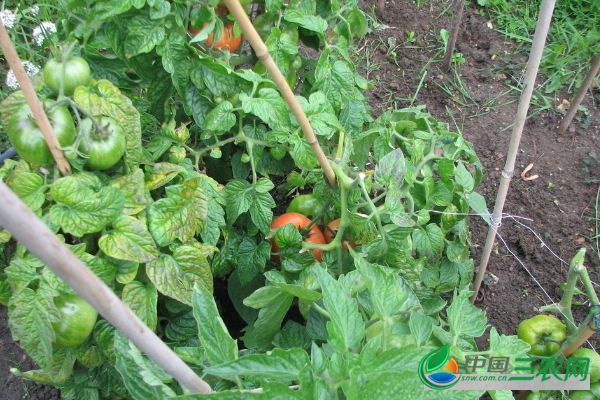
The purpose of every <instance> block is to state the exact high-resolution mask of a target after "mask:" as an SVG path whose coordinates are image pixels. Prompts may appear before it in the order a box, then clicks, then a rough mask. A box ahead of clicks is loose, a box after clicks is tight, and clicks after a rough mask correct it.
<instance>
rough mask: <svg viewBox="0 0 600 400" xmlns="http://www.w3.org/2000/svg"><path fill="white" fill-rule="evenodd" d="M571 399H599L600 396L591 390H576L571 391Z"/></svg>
mask: <svg viewBox="0 0 600 400" xmlns="http://www.w3.org/2000/svg"><path fill="white" fill-rule="evenodd" d="M569 399H571V400H597V399H598V398H597V397H596V396H594V394H593V393H592V392H591V391H590V390H574V391H572V392H571V393H569Z"/></svg>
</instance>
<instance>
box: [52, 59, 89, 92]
mask: <svg viewBox="0 0 600 400" xmlns="http://www.w3.org/2000/svg"><path fill="white" fill-rule="evenodd" d="M63 68H64V71H63ZM63 73H64V75H63ZM63 76H64V95H65V96H71V95H72V94H73V93H74V92H75V89H76V88H77V87H78V86H85V85H87V84H88V83H89V82H90V79H91V77H92V75H91V72H90V66H89V64H88V63H87V61H85V60H84V59H83V58H81V57H71V58H69V59H68V60H66V61H64V62H63V61H61V60H58V59H56V58H54V59H52V60H50V61H48V62H47V63H46V65H45V66H44V81H45V83H46V86H48V87H49V88H50V89H51V90H52V91H53V92H55V93H58V92H59V91H60V83H61V82H62V81H63Z"/></svg>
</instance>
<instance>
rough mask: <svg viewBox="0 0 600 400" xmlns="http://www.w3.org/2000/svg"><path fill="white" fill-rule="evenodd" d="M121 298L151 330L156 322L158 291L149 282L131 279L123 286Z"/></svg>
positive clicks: (154, 327)
mask: <svg viewBox="0 0 600 400" xmlns="http://www.w3.org/2000/svg"><path fill="white" fill-rule="evenodd" d="M121 300H123V302H124V303H125V304H126V305H127V307H129V308H130V309H131V310H132V311H133V312H134V313H135V315H137V316H138V317H139V318H140V319H141V320H142V321H143V322H144V323H145V324H146V325H147V326H148V328H150V329H152V330H153V331H154V330H155V329H156V324H157V302H158V292H157V291H156V287H155V286H154V285H153V284H152V283H151V282H149V283H148V284H147V285H145V284H143V283H141V282H137V281H133V282H130V283H128V284H127V285H125V287H123V292H122V293H121Z"/></svg>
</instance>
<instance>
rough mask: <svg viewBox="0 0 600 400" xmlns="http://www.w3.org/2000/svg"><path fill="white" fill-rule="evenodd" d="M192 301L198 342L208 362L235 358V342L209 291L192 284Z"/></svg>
mask: <svg viewBox="0 0 600 400" xmlns="http://www.w3.org/2000/svg"><path fill="white" fill-rule="evenodd" d="M192 303H193V307H194V318H196V321H197V322H198V331H199V338H200V342H201V343H202V347H204V349H205V351H206V358H207V359H208V362H209V363H210V364H211V365H218V364H222V363H226V362H228V361H232V360H235V359H236V358H237V343H236V341H235V340H233V339H232V337H231V335H230V334H229V332H228V331H227V327H226V326H225V323H224V322H223V319H221V316H220V315H219V311H218V310H217V305H216V303H215V300H214V298H213V296H212V295H211V293H210V292H209V291H207V290H206V288H204V287H203V286H202V285H198V284H196V285H194V287H193V293H192Z"/></svg>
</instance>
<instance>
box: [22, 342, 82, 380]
mask: <svg viewBox="0 0 600 400" xmlns="http://www.w3.org/2000/svg"><path fill="white" fill-rule="evenodd" d="M74 364H75V356H74V355H73V352H72V351H71V349H60V350H57V351H56V352H54V354H53V355H52V362H51V364H50V366H49V368H46V369H45V370H41V369H38V370H31V371H26V372H23V373H22V374H21V376H22V377H23V378H26V379H34V380H39V381H43V382H57V383H59V382H64V381H66V380H67V379H69V377H70V376H71V373H72V372H73V365H74Z"/></svg>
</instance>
